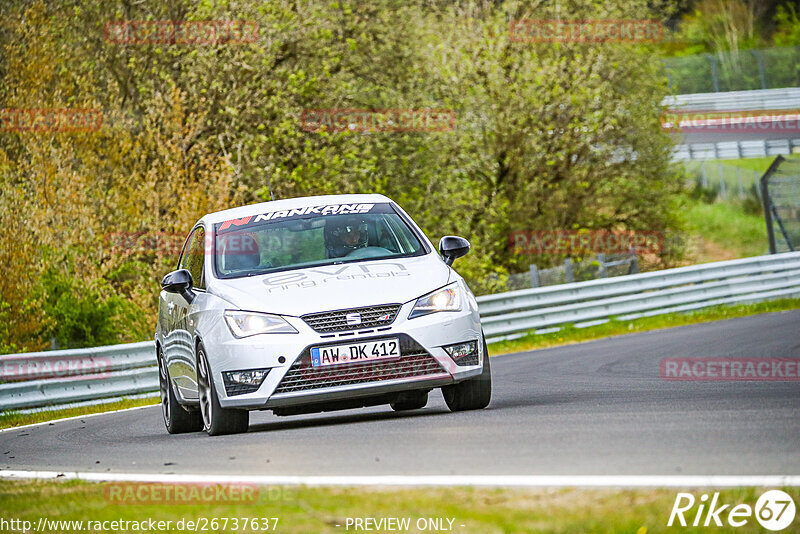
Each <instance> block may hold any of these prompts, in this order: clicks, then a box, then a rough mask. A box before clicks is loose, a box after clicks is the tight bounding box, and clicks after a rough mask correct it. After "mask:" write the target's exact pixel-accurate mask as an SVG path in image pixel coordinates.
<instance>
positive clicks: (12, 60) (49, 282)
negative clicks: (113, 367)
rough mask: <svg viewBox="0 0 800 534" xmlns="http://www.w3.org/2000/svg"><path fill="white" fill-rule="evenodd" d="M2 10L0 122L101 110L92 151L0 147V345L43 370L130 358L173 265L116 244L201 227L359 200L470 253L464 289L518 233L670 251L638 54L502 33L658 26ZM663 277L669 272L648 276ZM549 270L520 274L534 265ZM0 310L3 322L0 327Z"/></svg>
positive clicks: (34, 0) (118, 6)
mask: <svg viewBox="0 0 800 534" xmlns="http://www.w3.org/2000/svg"><path fill="white" fill-rule="evenodd" d="M560 4H561V6H560V11H559V10H557V7H558V6H551V5H550V3H549V2H533V3H532V2H523V1H519V2H518V1H512V0H509V1H505V2H493V1H489V0H473V1H463V2H462V1H458V2H443V1H442V2H440V1H424V0H413V1H410V2H393V1H385V2H383V1H382V2H373V1H368V0H345V1H306V0H300V1H297V0H291V1H290V0H279V1H275V2H262V1H256V0H229V1H227V2H211V1H201V2H197V3H195V2H189V1H182V0H168V1H165V2H132V1H130V0H111V1H108V2H96V3H95V2H86V1H84V0H62V1H57V2H45V1H44V0H30V1H16V2H11V3H4V5H3V6H2V7H0V15H2V21H0V40H1V41H0V46H2V55H1V56H0V76H2V84H0V104H1V105H2V107H4V108H65V107H71V108H97V109H101V110H102V111H103V116H104V121H103V127H102V128H101V129H100V130H98V131H93V132H72V133H47V132H7V131H6V132H1V133H0V179H2V181H3V183H2V194H1V196H0V222H2V225H3V229H4V231H3V232H2V233H0V258H2V261H3V265H4V266H6V268H7V272H11V273H15V276H6V277H4V278H3V279H0V305H2V306H0V312H2V313H3V314H4V315H3V317H4V318H5V319H6V320H7V321H8V322H9V323H10V324H9V327H8V328H7V329H6V330H0V334H2V335H3V336H4V337H5V338H6V339H2V340H0V343H5V344H6V345H7V346H10V345H11V344H14V345H16V346H18V347H23V348H29V349H33V348H40V347H43V346H45V345H47V344H48V343H49V339H50V338H51V337H55V338H56V339H57V340H58V342H59V343H60V344H62V345H80V344H102V343H110V342H122V341H134V340H140V339H143V338H146V337H149V336H150V335H151V332H152V328H153V325H154V321H155V307H156V304H157V292H158V280H159V279H160V277H161V276H162V275H163V274H164V273H165V272H166V271H168V270H170V269H171V268H173V266H174V263H175V260H176V256H175V254H174V253H171V254H170V253H166V252H164V251H162V250H143V251H125V253H120V251H118V250H114V247H112V246H110V244H109V235H111V234H114V233H119V232H149V233H163V234H168V235H169V234H180V235H185V234H186V233H187V232H188V230H189V229H190V227H191V225H192V224H193V222H194V221H196V220H197V219H198V218H199V217H200V216H202V215H203V214H204V213H207V212H210V211H215V210H219V209H223V208H226V207H231V206H235V205H241V204H243V203H249V202H256V201H261V200H265V199H269V197H270V192H269V191H270V188H269V187H268V184H270V185H271V189H272V191H273V192H274V194H275V196H276V197H277V198H286V197H292V196H301V195H308V194H326V193H350V192H379V193H385V194H387V195H389V196H390V197H392V198H394V199H395V200H396V201H398V202H399V203H400V204H401V205H403V206H404V207H405V208H406V210H407V211H408V212H409V213H411V214H412V215H413V216H414V218H415V219H416V220H417V221H418V222H419V223H420V224H421V226H422V227H423V229H424V230H425V231H426V233H427V234H428V235H429V237H431V238H432V240H434V242H435V241H436V240H438V238H439V237H440V236H441V235H444V234H460V235H464V236H465V237H467V238H468V239H470V240H471V241H472V243H473V250H474V252H473V253H472V254H470V255H468V256H467V257H465V258H464V259H462V260H459V263H458V264H457V268H458V269H459V270H460V271H461V272H462V273H463V274H464V275H465V276H466V277H467V278H468V279H469V281H470V282H471V284H472V285H473V287H474V288H475V289H477V290H478V291H481V292H488V291H492V290H493V289H496V288H495V287H493V286H492V282H490V281H489V277H488V275H489V273H498V274H500V275H501V278H500V279H501V280H502V275H503V274H505V273H508V272H515V271H518V270H525V269H526V268H527V264H528V263H529V262H530V261H531V258H530V257H520V256H518V255H515V254H514V253H513V251H511V250H509V248H508V245H507V236H508V234H509V232H511V231H512V230H516V229H576V228H588V229H598V230H600V229H606V230H615V229H634V230H636V229H646V230H650V231H662V232H670V231H672V230H674V229H675V228H676V227H677V224H678V223H677V215H676V211H677V210H678V207H677V205H676V202H677V200H676V199H677V195H676V193H677V190H678V175H677V173H676V172H675V171H674V169H673V168H672V167H671V166H670V164H669V151H670V148H671V147H670V141H669V139H668V137H667V136H666V135H664V134H663V133H662V132H661V130H660V128H659V116H660V114H661V112H662V109H661V100H662V98H663V97H664V95H665V94H666V92H667V89H666V86H667V84H666V77H665V75H664V73H663V72H662V70H661V69H662V67H661V63H660V62H659V61H658V60H657V59H656V58H655V57H654V55H653V50H652V48H653V47H650V46H646V45H630V44H609V43H605V44H586V43H569V42H561V43H526V42H514V41H513V40H512V39H510V37H509V33H508V24H509V21H511V20H516V19H526V18H527V19H543V18H557V17H560V18H570V19H591V18H595V19H604V18H605V19H626V18H632V19H651V18H658V19H663V17H664V16H665V14H664V13H662V12H656V11H654V8H652V7H649V6H650V3H649V2H647V1H646V0H618V1H611V2H598V1H593V0H573V1H570V2H567V3H566V4H564V3H560ZM165 19H166V20H190V21H191V20H194V21H203V20H218V19H223V20H252V21H255V22H256V23H257V24H258V28H259V37H258V39H257V40H256V41H255V42H253V43H245V44H232V43H219V44H213V45H198V46H192V45H186V44H184V45H179V44H174V45H169V44H127V45H120V44H116V43H112V42H108V41H107V40H106V39H105V37H104V27H105V24H106V23H107V22H109V21H114V20H165ZM323 108H354V109H368V110H379V109H388V108H401V109H408V108H413V109H425V108H430V109H448V110H453V111H454V112H455V114H456V117H457V123H456V127H455V128H454V130H453V131H449V132H355V131H345V132H310V131H306V129H304V128H303V124H302V120H301V116H302V113H303V111H304V110H307V109H323ZM662 260H663V261H666V262H668V261H670V257H669V256H665V257H664V258H662ZM548 261H551V262H557V261H560V258H537V262H538V263H540V265H541V264H544V263H546V262H548ZM6 309H7V310H10V311H9V312H5V311H3V310H6Z"/></svg>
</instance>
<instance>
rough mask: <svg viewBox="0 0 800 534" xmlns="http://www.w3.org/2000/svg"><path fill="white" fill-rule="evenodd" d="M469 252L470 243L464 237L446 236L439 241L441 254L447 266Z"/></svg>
mask: <svg viewBox="0 0 800 534" xmlns="http://www.w3.org/2000/svg"><path fill="white" fill-rule="evenodd" d="M467 252H469V241H467V240H466V239H464V238H463V237H458V236H455V235H446V236H444V237H443V238H442V239H441V241H439V254H440V255H441V256H442V258H444V262H445V263H446V264H447V265H453V262H454V261H455V260H456V258H460V257H461V256H463V255H465V254H466V253H467Z"/></svg>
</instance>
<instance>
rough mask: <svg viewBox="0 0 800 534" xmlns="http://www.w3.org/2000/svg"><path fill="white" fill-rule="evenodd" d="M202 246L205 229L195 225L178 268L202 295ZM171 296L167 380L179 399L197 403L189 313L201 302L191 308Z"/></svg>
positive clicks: (196, 302) (190, 305) (184, 302)
mask: <svg viewBox="0 0 800 534" xmlns="http://www.w3.org/2000/svg"><path fill="white" fill-rule="evenodd" d="M204 246H205V229H204V228H203V226H202V225H198V226H196V227H195V228H194V229H193V230H192V233H191V235H190V236H189V239H188V240H187V242H186V247H185V251H184V253H183V254H182V255H181V259H180V263H179V265H178V268H179V269H186V270H188V271H189V272H190V273H192V282H193V286H192V287H193V291H194V292H195V293H205V279H204V272H203V262H204V254H205V249H204ZM170 296H171V297H172V300H171V301H170V303H171V304H167V307H168V313H169V314H170V316H171V320H172V333H171V336H170V337H171V342H172V350H171V354H170V358H169V361H168V366H169V370H170V377H171V378H172V380H173V382H174V384H175V387H176V389H177V390H178V394H179V395H180V397H181V398H183V399H186V400H196V399H197V398H198V395H197V373H196V370H195V365H196V361H195V351H194V330H195V329H194V319H192V316H193V313H192V312H193V309H194V308H196V307H197V305H199V304H200V303H201V302H203V301H204V299H202V298H200V299H195V301H194V303H193V304H189V303H188V302H187V301H186V299H184V298H183V297H182V296H181V295H177V294H172V295H170Z"/></svg>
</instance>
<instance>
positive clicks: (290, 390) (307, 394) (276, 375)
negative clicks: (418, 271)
mask: <svg viewBox="0 0 800 534" xmlns="http://www.w3.org/2000/svg"><path fill="white" fill-rule="evenodd" d="M413 304H414V303H413V302H410V303H406V304H405V305H403V306H402V307H401V309H400V311H399V312H398V314H397V318H396V319H395V321H394V322H393V323H392V324H391V325H389V326H387V327H382V328H370V329H366V330H363V331H359V330H354V331H348V332H337V333H335V334H333V335H331V334H320V333H318V332H316V331H314V330H313V329H312V328H311V327H309V326H308V325H307V324H306V323H305V322H304V321H303V320H302V319H300V318H296V317H286V320H287V321H288V322H289V323H291V324H292V326H294V327H295V329H297V331H298V333H297V334H261V335H256V336H252V337H247V338H243V339H236V338H234V337H233V336H232V335H231V334H230V332H229V331H228V329H227V326H226V325H225V324H224V321H218V322H216V323H215V325H214V329H213V330H214V331H212V332H211V333H210V335H208V333H207V335H205V336H203V344H204V346H205V348H206V352H207V355H208V358H209V363H210V366H211V370H212V375H213V379H214V384H215V388H216V390H217V392H218V393H219V400H220V405H221V406H222V407H224V408H241V409H248V410H259V409H271V408H284V407H291V406H301V405H307V404H314V403H322V402H330V401H337V400H347V399H353V398H358V397H371V396H378V395H384V394H391V393H396V392H401V391H408V390H414V389H432V388H435V387H440V386H445V385H448V384H452V383H455V382H460V381H462V380H465V379H467V378H470V377H473V376H476V375H479V374H480V373H481V371H482V368H483V365H482V364H483V358H485V357H486V355H485V354H484V350H483V338H482V333H481V327H480V318H479V316H478V313H477V311H476V310H471V309H465V310H463V311H460V312H439V313H433V314H430V315H426V316H422V317H417V318H414V319H410V320H409V319H408V315H409V313H410V312H411V308H412V307H413ZM387 338H398V339H399V340H400V345H401V357H400V358H399V359H398V360H388V361H386V362H382V361H380V360H379V361H375V362H367V363H349V364H343V365H337V366H335V367H330V368H328V367H325V368H313V367H311V366H310V359H309V352H310V349H311V348H312V347H318V346H324V345H339V344H344V343H358V342H363V341H371V340H376V339H387ZM215 340H216V341H215ZM466 341H477V342H478V343H477V345H478V360H477V364H475V365H458V364H456V363H455V361H453V359H452V358H451V357H450V356H449V355H448V354H447V352H446V351H445V350H444V348H443V347H444V346H447V345H452V344H456V343H461V342H466ZM281 360H283V361H281ZM379 362H380V363H379ZM244 369H269V373H268V374H267V376H266V378H265V379H264V381H263V382H262V384H261V386H260V387H259V388H258V389H257V390H256V391H254V392H252V393H245V394H239V395H231V396H229V395H228V394H227V392H226V390H225V384H224V381H223V379H222V374H223V373H224V372H226V371H237V370H244Z"/></svg>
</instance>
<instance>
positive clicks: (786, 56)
mask: <svg viewBox="0 0 800 534" xmlns="http://www.w3.org/2000/svg"><path fill="white" fill-rule="evenodd" d="M664 63H665V64H666V68H667V76H668V78H669V84H670V88H671V89H675V90H676V91H677V92H678V93H683V94H689V93H719V92H725V91H748V90H754V89H775V88H781V87H797V86H798V85H800V47H796V46H795V47H783V48H762V49H758V50H755V49H754V50H738V51H732V52H721V53H718V54H700V55H695V56H684V57H674V58H669V59H666V60H664Z"/></svg>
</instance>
